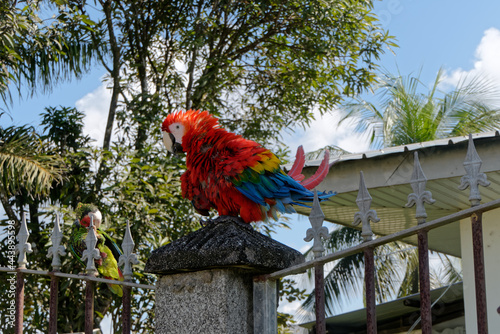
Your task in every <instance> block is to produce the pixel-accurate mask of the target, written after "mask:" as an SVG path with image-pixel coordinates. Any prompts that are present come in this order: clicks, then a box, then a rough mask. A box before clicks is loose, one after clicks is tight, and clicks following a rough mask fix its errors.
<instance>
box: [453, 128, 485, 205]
mask: <svg viewBox="0 0 500 334" xmlns="http://www.w3.org/2000/svg"><path fill="white" fill-rule="evenodd" d="M482 163H483V162H482V161H481V158H479V155H478V154H477V151H476V147H475V146H474V140H472V134H469V147H468V148H467V155H466V157H465V161H464V168H465V172H466V174H465V175H464V176H462V182H461V183H460V186H458V189H460V190H465V189H467V187H470V196H469V201H470V203H471V206H476V205H479V203H480V202H481V194H480V193H479V185H481V186H483V187H487V186H489V185H490V182H489V181H488V179H487V178H486V174H484V173H480V172H479V170H480V169H481V165H482Z"/></svg>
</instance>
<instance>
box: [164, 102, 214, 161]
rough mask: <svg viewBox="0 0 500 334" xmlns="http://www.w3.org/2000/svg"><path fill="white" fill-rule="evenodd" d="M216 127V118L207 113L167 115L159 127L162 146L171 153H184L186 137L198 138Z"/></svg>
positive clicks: (179, 112) (190, 112)
mask: <svg viewBox="0 0 500 334" xmlns="http://www.w3.org/2000/svg"><path fill="white" fill-rule="evenodd" d="M218 127H219V124H218V122H217V118H215V117H213V116H212V115H210V114H209V113H208V111H199V110H187V111H178V112H175V113H172V114H170V115H168V116H167V117H166V118H165V120H164V121H163V124H162V125H161V131H162V135H163V144H164V145H165V147H166V148H167V150H168V151H169V152H171V153H174V154H176V153H178V152H186V147H185V146H183V145H184V144H186V143H185V141H186V137H187V136H186V135H188V134H189V135H191V136H198V135H202V134H204V133H206V132H208V131H209V130H210V129H213V128H218Z"/></svg>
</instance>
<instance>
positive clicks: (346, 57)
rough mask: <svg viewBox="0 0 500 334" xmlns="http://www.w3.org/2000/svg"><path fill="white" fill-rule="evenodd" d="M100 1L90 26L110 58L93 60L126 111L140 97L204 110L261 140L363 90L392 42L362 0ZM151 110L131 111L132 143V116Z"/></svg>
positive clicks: (141, 130) (141, 131) (143, 131)
mask: <svg viewBox="0 0 500 334" xmlns="http://www.w3.org/2000/svg"><path fill="white" fill-rule="evenodd" d="M100 4H101V5H102V6H103V7H102V11H103V14H104V18H103V17H102V16H101V17H99V16H96V18H94V21H95V22H96V29H95V30H96V31H98V36H100V37H99V38H102V40H101V41H100V42H101V44H105V45H108V46H109V47H107V48H106V49H107V50H108V52H109V53H108V55H110V56H111V60H109V58H107V57H106V56H104V55H103V56H102V57H101V59H102V61H103V64H104V65H105V67H106V68H107V69H108V71H109V74H110V76H111V78H112V79H113V83H114V89H116V90H119V94H121V96H122V98H123V100H124V101H125V100H127V103H126V104H127V107H128V106H130V104H129V102H130V101H128V99H129V98H128V97H129V96H132V99H136V100H139V101H144V100H145V98H146V97H147V96H148V95H149V96H156V97H157V98H158V99H160V101H161V106H162V110H165V111H167V112H171V111H175V110H178V109H188V108H194V109H205V110H209V111H210V112H211V113H213V114H215V115H217V116H219V117H220V121H221V124H222V125H223V126H224V127H226V128H228V129H229V130H230V131H233V132H238V133H240V134H242V135H243V136H245V137H246V138H249V139H258V140H259V141H262V142H263V143H268V142H271V141H274V140H275V139H276V138H277V137H278V136H279V132H280V131H281V130H283V129H285V128H287V127H292V126H297V125H301V126H306V125H307V124H309V122H310V120H311V118H312V110H313V108H315V107H317V108H319V110H320V111H321V112H322V113H324V112H327V111H329V110H331V109H332V107H334V106H335V105H337V104H338V103H339V102H341V101H342V100H343V98H344V97H345V96H353V95H354V94H356V93H359V92H361V91H363V90H364V89H365V88H367V87H368V86H369V85H370V84H371V83H372V82H373V81H374V79H375V75H374V71H375V70H376V68H377V65H376V64H375V61H376V60H377V59H378V57H379V55H380V54H381V53H383V50H384V48H385V47H387V46H393V45H394V44H393V42H392V40H391V37H390V36H388V35H387V33H385V32H384V31H383V30H382V29H381V28H380V27H379V26H378V25H377V19H376V17H375V16H374V15H373V14H372V13H371V9H372V4H371V2H370V1H347V0H336V1H330V2H328V1H327V2H325V1H320V0H313V1H307V2H305V1H282V0H273V1H252V2H245V1H229V2H227V1H223V2H212V1H169V2H163V3H162V4H161V5H158V4H157V3H155V2H143V1H134V0H128V1H123V0H111V1H106V2H104V1H100ZM96 38H97V37H96ZM141 95H142V97H141ZM114 96H115V95H114ZM116 98H118V95H116ZM119 109H121V107H120V106H119V103H117V104H116V105H114V107H113V110H116V111H117V112H120V111H119ZM151 112H153V111H152V110H148V109H143V108H137V109H135V108H134V109H133V114H134V117H135V118H136V120H137V121H138V125H136V127H137V135H139V136H142V137H140V138H142V139H141V140H143V138H146V137H147V134H148V129H149V128H148V127H146V126H142V125H140V124H141V123H140V122H139V120H140V119H144V118H145V119H148V120H149V119H150V117H149V116H148V114H150V113H151ZM110 126H112V124H109V123H108V128H109V127H110ZM104 146H105V147H106V146H107V145H106V144H105V145H104Z"/></svg>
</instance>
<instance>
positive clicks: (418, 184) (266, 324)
mask: <svg viewBox="0 0 500 334" xmlns="http://www.w3.org/2000/svg"><path fill="white" fill-rule="evenodd" d="M481 164H482V162H481V159H480V158H479V156H478V154H477V152H476V149H475V146H474V142H473V140H472V137H469V146H468V151H467V155H466V159H465V162H464V168H465V170H466V174H465V175H464V176H463V177H462V180H461V184H460V185H459V186H458V188H459V189H460V190H465V189H466V188H467V187H469V188H470V196H469V201H470V203H471V208H469V209H466V210H462V211H459V212H456V213H454V214H451V215H448V216H445V217H441V218H439V219H435V220H432V221H429V222H427V221H426V218H427V214H426V210H425V206H424V205H425V204H426V203H427V204H432V203H434V202H435V200H434V199H433V198H432V194H431V193H430V192H429V191H427V190H425V186H426V182H427V179H426V177H425V175H424V173H423V171H422V168H421V166H420V162H419V159H418V153H417V152H415V153H414V170H413V174H412V177H411V180H409V181H410V184H411V187H412V190H413V193H411V194H409V195H408V203H407V204H406V206H407V207H412V206H416V214H415V218H416V219H417V221H418V225H416V226H413V227H411V228H408V229H405V230H401V231H398V232H396V233H393V234H390V235H386V236H381V237H378V238H376V239H374V238H373V233H372V230H371V227H370V222H378V221H379V218H378V217H377V213H376V212H375V211H374V210H372V209H370V206H371V201H372V197H371V196H370V194H369V193H368V190H367V188H366V185H365V181H364V176H363V172H361V173H360V182H359V190H358V196H357V199H356V204H357V206H358V208H359V211H358V212H357V213H356V214H355V215H354V219H353V220H354V223H353V224H354V225H359V224H361V229H362V236H363V239H364V241H363V242H362V243H361V244H360V245H357V246H355V247H352V248H348V249H345V250H342V251H339V252H335V253H332V254H328V255H324V251H325V249H324V247H323V241H322V239H326V238H327V237H328V229H327V228H326V227H325V226H322V224H323V220H324V218H325V216H324V214H323V212H322V210H321V207H320V205H319V201H318V199H317V195H316V197H315V201H314V203H313V207H312V210H311V214H310V217H309V220H310V222H311V225H312V227H311V228H310V229H309V230H308V231H307V237H306V239H305V240H306V241H311V240H313V241H314V244H313V247H312V251H313V252H314V259H313V260H311V261H307V262H305V263H303V264H300V265H296V266H294V267H291V268H287V269H284V270H280V271H277V272H274V273H272V274H268V275H263V276H259V277H256V278H255V279H254V289H255V290H257V291H259V293H260V294H266V293H267V294H268V297H267V299H272V298H276V297H275V295H274V294H275V292H274V291H275V290H274V291H273V288H272V287H273V286H275V281H276V280H277V279H279V278H282V277H285V276H289V275H294V274H300V273H303V272H305V271H306V270H307V269H311V268H314V277H315V280H314V282H315V315H316V317H315V319H316V320H315V333H317V334H324V333H326V321H325V292H324V291H325V289H324V265H325V264H327V263H329V262H332V261H336V260H339V259H342V258H344V257H346V256H349V255H353V254H356V253H360V252H363V253H364V259H365V268H364V269H365V274H364V284H365V301H366V319H367V322H366V333H368V334H374V333H377V317H376V313H375V310H376V309H375V306H376V302H375V278H374V277H375V267H374V249H375V247H377V246H381V245H384V244H387V243H389V242H393V241H397V240H401V239H404V238H407V237H409V236H413V235H417V239H418V260H419V283H420V315H421V330H422V333H423V334H431V333H432V313H431V298H430V291H431V288H430V277H429V255H428V254H429V248H428V231H430V230H432V229H435V228H438V227H441V226H444V225H446V224H450V223H453V222H456V221H458V220H461V219H465V218H469V217H470V219H471V224H472V235H473V240H472V241H473V250H474V256H473V257H474V274H475V275H474V278H475V285H476V286H475V294H476V311H477V327H478V328H477V333H479V334H486V333H488V328H487V312H486V287H485V271H484V255H483V234H482V213H483V212H486V211H489V210H493V209H495V208H499V207H500V199H498V200H494V201H491V202H489V203H485V204H480V201H481V195H480V192H479V187H478V186H479V185H481V186H488V185H489V182H488V181H487V179H486V174H484V173H481V172H480V168H481ZM270 286H271V288H269V287H270ZM254 296H255V295H254ZM261 300H262V301H261ZM264 300H265V298H262V297H260V298H259V299H258V300H257V302H258V303H260V304H259V305H256V306H254V309H255V308H266V309H267V310H269V312H270V313H271V315H262V316H261V315H259V317H258V318H257V319H255V328H256V329H257V328H258V331H255V333H256V334H257V333H259V334H262V333H275V332H276V321H275V315H276V311H275V310H273V308H270V307H268V306H266V305H265V301H264ZM273 312H274V313H273ZM254 313H255V312H254ZM499 313H500V308H499Z"/></svg>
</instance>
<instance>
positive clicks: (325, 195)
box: [291, 191, 337, 208]
mask: <svg viewBox="0 0 500 334" xmlns="http://www.w3.org/2000/svg"><path fill="white" fill-rule="evenodd" d="M336 194H337V193H336V192H331V191H330V192H318V199H319V201H320V202H321V201H326V200H328V199H329V198H330V197H332V196H335V195H336ZM312 201H314V196H310V197H302V198H300V199H299V200H297V201H294V202H292V203H291V204H293V205H298V206H303V207H306V208H311V206H310V205H308V204H305V203H304V202H312Z"/></svg>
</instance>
